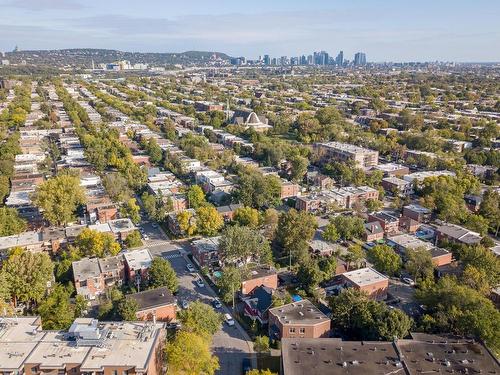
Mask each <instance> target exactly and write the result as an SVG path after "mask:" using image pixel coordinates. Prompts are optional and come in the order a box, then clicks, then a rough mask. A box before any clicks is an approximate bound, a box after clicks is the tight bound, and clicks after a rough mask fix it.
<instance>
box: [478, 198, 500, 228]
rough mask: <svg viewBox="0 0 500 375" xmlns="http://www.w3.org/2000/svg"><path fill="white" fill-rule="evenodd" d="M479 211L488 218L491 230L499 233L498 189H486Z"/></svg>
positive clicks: (499, 207)
mask: <svg viewBox="0 0 500 375" xmlns="http://www.w3.org/2000/svg"><path fill="white" fill-rule="evenodd" d="M479 213H480V214H481V215H482V216H483V217H484V218H486V220H488V223H489V225H490V228H491V231H492V232H493V233H495V235H497V234H498V229H499V228H500V194H499V193H498V192H497V191H495V190H492V189H488V190H486V191H485V193H484V195H483V200H482V201H481V205H480V206H479Z"/></svg>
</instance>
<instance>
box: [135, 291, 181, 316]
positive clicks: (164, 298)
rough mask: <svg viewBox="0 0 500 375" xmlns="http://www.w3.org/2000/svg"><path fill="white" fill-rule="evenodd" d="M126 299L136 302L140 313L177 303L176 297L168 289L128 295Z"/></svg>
mask: <svg viewBox="0 0 500 375" xmlns="http://www.w3.org/2000/svg"><path fill="white" fill-rule="evenodd" d="M126 298H129V299H133V300H135V301H136V302H137V304H138V310H139V311H141V310H147V309H151V308H154V307H158V306H164V305H170V304H175V303H176V299H175V297H174V296H173V295H172V293H171V292H170V291H169V290H168V288H166V287H162V288H156V289H149V290H145V291H143V292H139V293H134V294H128V295H127V296H126Z"/></svg>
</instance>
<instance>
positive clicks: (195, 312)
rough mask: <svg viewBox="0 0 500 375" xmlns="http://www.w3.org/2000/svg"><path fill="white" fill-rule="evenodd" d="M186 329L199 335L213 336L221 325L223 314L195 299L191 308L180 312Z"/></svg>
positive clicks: (180, 318)
mask: <svg viewBox="0 0 500 375" xmlns="http://www.w3.org/2000/svg"><path fill="white" fill-rule="evenodd" d="M178 315H179V320H180V321H181V322H182V326H183V329H184V330H187V331H189V332H193V333H196V334H197V335H199V336H207V337H211V336H212V335H214V334H215V333H216V332H217V331H218V330H219V329H220V327H221V324H222V316H221V314H219V313H218V312H216V311H215V310H214V309H213V308H212V307H211V306H209V305H207V304H206V303H203V302H200V301H195V302H193V303H191V304H190V305H189V308H188V309H186V310H182V311H180V312H179V314H178Z"/></svg>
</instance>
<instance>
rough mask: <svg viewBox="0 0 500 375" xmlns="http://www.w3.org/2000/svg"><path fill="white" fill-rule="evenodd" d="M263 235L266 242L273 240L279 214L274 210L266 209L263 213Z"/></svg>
mask: <svg viewBox="0 0 500 375" xmlns="http://www.w3.org/2000/svg"><path fill="white" fill-rule="evenodd" d="M263 221H264V222H263V234H264V237H266V238H267V239H268V240H273V239H274V236H275V234H276V228H277V227H278V221H279V214H278V211H276V210H275V209H274V208H268V209H267V210H266V212H265V213H264V220H263Z"/></svg>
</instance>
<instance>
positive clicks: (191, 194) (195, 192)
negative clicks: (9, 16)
mask: <svg viewBox="0 0 500 375" xmlns="http://www.w3.org/2000/svg"><path fill="white" fill-rule="evenodd" d="M187 199H188V202H189V208H194V209H195V210H196V209H197V208H199V207H201V206H203V205H204V204H206V203H207V200H206V199H205V193H204V192H203V189H202V188H201V187H200V186H199V185H191V186H190V187H189V190H188V192H187Z"/></svg>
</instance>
